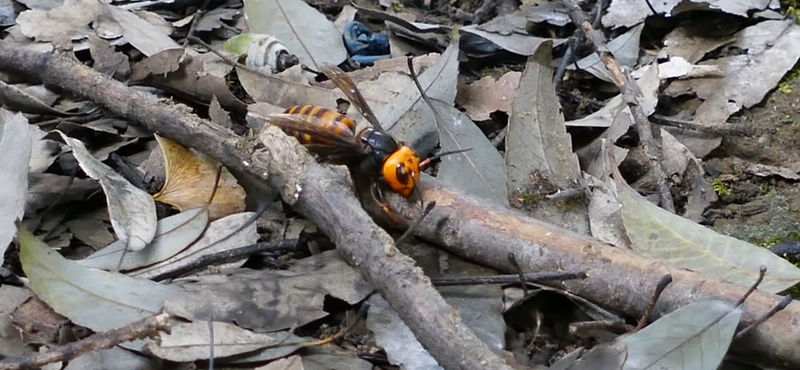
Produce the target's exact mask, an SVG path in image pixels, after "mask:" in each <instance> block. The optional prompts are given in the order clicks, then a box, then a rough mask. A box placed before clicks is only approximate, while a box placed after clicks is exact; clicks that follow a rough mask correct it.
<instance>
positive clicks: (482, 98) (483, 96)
mask: <svg viewBox="0 0 800 370" xmlns="http://www.w3.org/2000/svg"><path fill="white" fill-rule="evenodd" d="M520 76H522V73H521V72H513V71H512V72H508V73H506V74H504V75H503V76H501V77H500V79H497V80H495V79H494V77H492V76H486V77H484V78H481V79H480V80H478V81H475V82H473V83H472V84H470V85H467V84H466V83H463V82H462V81H459V82H458V95H457V96H456V104H458V105H459V106H461V107H463V108H464V109H466V111H467V116H469V118H470V119H472V120H473V121H486V120H489V119H491V117H490V116H489V115H490V114H491V113H493V112H495V111H501V112H506V113H508V112H510V111H511V102H512V101H513V100H514V97H515V96H516V94H517V87H519V78H520Z"/></svg>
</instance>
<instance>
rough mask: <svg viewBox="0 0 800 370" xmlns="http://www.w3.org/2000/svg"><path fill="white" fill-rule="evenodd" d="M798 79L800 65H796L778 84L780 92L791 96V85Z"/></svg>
mask: <svg viewBox="0 0 800 370" xmlns="http://www.w3.org/2000/svg"><path fill="white" fill-rule="evenodd" d="M798 77H800V64H798V65H795V66H794V68H792V69H791V70H789V72H786V75H785V76H783V79H782V80H781V82H780V83H779V84H778V91H780V92H782V93H784V94H790V93H791V92H792V88H791V87H790V85H791V83H792V82H793V81H794V80H796V79H797V78H798Z"/></svg>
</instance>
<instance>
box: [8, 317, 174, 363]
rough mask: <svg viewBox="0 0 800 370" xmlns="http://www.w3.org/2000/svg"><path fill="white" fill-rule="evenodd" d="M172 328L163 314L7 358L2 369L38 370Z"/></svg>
mask: <svg viewBox="0 0 800 370" xmlns="http://www.w3.org/2000/svg"><path fill="white" fill-rule="evenodd" d="M169 329H170V326H169V315H168V314H166V313H161V314H158V315H155V316H150V317H148V318H145V319H143V320H139V321H136V322H133V323H130V324H128V325H125V326H123V327H121V328H118V329H111V330H109V331H106V332H102V333H96V334H94V335H92V336H90V337H88V338H84V339H81V340H79V341H77V342H73V343H70V344H65V345H63V346H58V347H55V348H53V349H51V350H50V351H48V352H44V353H35V354H32V355H30V356H26V357H14V358H7V359H4V360H2V361H0V370H22V369H36V368H40V367H42V366H44V365H47V364H52V363H54V362H59V361H66V360H70V359H73V358H76V357H78V356H80V355H82V354H84V353H87V352H91V351H97V350H101V349H109V348H111V347H114V346H116V345H118V344H120V343H125V342H130V341H132V340H136V339H142V338H147V337H149V336H151V335H154V334H156V333H157V332H159V331H163V332H167V333H168V332H169Z"/></svg>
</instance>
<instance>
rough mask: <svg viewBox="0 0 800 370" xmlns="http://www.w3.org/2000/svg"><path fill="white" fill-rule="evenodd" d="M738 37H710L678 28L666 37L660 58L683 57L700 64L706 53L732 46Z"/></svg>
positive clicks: (659, 54) (684, 28)
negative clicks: (724, 46) (727, 45)
mask: <svg viewBox="0 0 800 370" xmlns="http://www.w3.org/2000/svg"><path fill="white" fill-rule="evenodd" d="M734 40H736V37H734V36H732V35H731V36H721V37H709V36H708V35H699V34H696V33H694V32H691V31H690V30H689V29H688V28H686V27H678V28H676V29H674V30H672V32H670V33H669V34H667V35H666V36H664V41H663V42H664V48H662V49H661V51H659V53H658V56H659V58H672V57H681V58H683V59H685V60H686V61H687V62H689V63H692V64H694V63H697V62H699V61H700V60H701V59H702V58H703V57H704V56H705V55H706V53H708V52H710V51H712V50H716V49H717V48H719V47H720V46H723V45H725V44H730V43H732V42H733V41H734Z"/></svg>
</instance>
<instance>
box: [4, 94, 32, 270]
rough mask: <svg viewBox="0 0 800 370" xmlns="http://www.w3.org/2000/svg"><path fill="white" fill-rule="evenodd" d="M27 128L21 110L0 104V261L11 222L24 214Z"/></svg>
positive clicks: (28, 147)
mask: <svg viewBox="0 0 800 370" xmlns="http://www.w3.org/2000/svg"><path fill="white" fill-rule="evenodd" d="M31 150H32V149H31V131H30V130H29V129H28V120H27V119H25V117H23V116H22V113H16V114H14V113H11V112H9V111H7V110H5V109H2V108H0V158H2V159H3V160H2V161H0V178H2V179H3V187H2V190H0V209H2V210H3V211H2V212H0V263H2V262H3V255H4V254H5V251H6V248H7V247H8V245H9V243H11V239H12V238H13V237H14V233H15V230H14V222H15V221H17V219H20V218H22V215H23V214H24V211H25V209H24V207H23V206H24V205H25V192H26V189H27V187H28V162H29V161H30V158H31Z"/></svg>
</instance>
